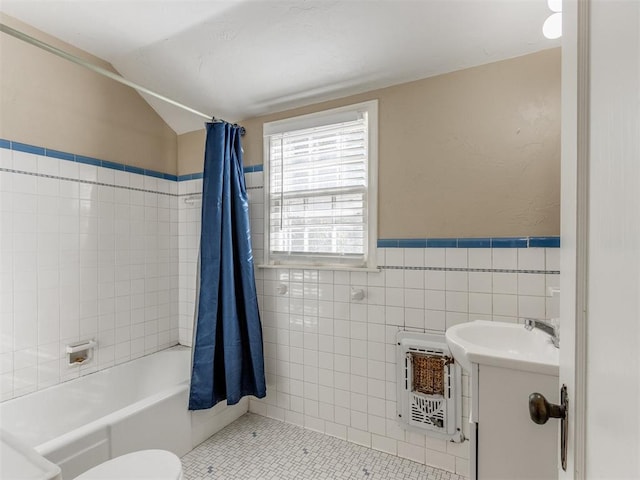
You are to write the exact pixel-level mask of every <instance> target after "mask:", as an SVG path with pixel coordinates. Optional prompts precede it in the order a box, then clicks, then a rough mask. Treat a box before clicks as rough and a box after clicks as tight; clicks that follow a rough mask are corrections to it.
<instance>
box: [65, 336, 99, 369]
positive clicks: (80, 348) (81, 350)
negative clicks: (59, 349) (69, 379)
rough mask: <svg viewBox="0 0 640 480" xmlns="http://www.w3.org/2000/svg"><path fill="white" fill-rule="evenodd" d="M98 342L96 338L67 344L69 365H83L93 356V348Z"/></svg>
mask: <svg viewBox="0 0 640 480" xmlns="http://www.w3.org/2000/svg"><path fill="white" fill-rule="evenodd" d="M96 345H97V343H96V342H95V341H94V340H83V341H82V342H77V343H72V344H71V345H67V349H66V351H67V359H68V364H69V366H70V367H71V366H75V365H83V364H85V363H87V362H89V361H90V360H91V359H92V358H93V349H94V348H95V347H96Z"/></svg>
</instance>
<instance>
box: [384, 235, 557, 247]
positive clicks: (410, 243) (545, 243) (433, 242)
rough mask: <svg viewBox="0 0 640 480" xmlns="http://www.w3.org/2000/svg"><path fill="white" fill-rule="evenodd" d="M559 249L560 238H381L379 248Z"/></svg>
mask: <svg viewBox="0 0 640 480" xmlns="http://www.w3.org/2000/svg"><path fill="white" fill-rule="evenodd" d="M425 247H426V248H558V247H560V237H491V238H408V239H399V238H380V239H378V248H425Z"/></svg>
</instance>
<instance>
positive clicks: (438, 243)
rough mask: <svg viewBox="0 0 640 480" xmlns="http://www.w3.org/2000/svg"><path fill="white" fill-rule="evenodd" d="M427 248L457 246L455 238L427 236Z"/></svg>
mask: <svg viewBox="0 0 640 480" xmlns="http://www.w3.org/2000/svg"><path fill="white" fill-rule="evenodd" d="M426 240H427V248H458V239H457V238H427V239H426Z"/></svg>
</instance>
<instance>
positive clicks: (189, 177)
mask: <svg viewBox="0 0 640 480" xmlns="http://www.w3.org/2000/svg"><path fill="white" fill-rule="evenodd" d="M203 176H204V174H203V173H202V172H201V173H187V174H186V175H178V177H177V178H178V182H184V181H185V180H197V179H199V178H203Z"/></svg>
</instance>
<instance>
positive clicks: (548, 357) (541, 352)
mask: <svg viewBox="0 0 640 480" xmlns="http://www.w3.org/2000/svg"><path fill="white" fill-rule="evenodd" d="M446 339H447V344H448V345H449V349H450V350H451V353H452V354H453V358H455V359H456V361H457V362H458V363H459V364H460V365H461V366H462V368H463V369H465V370H466V371H467V372H471V369H472V367H471V365H472V364H474V363H477V364H479V365H491V366H494V367H503V368H511V369H515V370H525V371H528V372H535V373H542V374H547V375H556V376H557V375H558V372H559V350H558V349H557V348H556V347H554V346H553V344H552V343H551V337H550V336H549V335H548V334H546V333H544V332H542V331H541V330H538V329H533V330H526V329H525V328H524V325H520V324H515V323H503V322H490V321H486V320H475V321H473V322H469V323H461V324H459V325H455V326H453V327H451V328H449V329H447V332H446Z"/></svg>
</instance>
